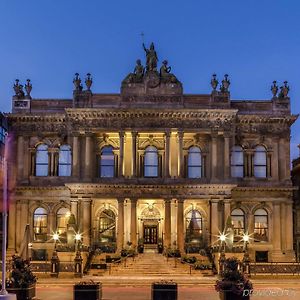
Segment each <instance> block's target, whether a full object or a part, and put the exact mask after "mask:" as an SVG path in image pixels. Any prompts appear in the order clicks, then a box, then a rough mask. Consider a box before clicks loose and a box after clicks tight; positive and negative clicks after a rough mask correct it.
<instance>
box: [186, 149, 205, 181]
mask: <svg viewBox="0 0 300 300" xmlns="http://www.w3.org/2000/svg"><path fill="white" fill-rule="evenodd" d="M201 177H202V156H201V150H200V148H199V147H191V148H190V149H189V152H188V178H201Z"/></svg>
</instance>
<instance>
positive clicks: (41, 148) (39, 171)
mask: <svg viewBox="0 0 300 300" xmlns="http://www.w3.org/2000/svg"><path fill="white" fill-rule="evenodd" d="M35 167H36V170H35V175H36V176H48V146H47V145H45V144H41V145H38V146H37V148H36V157H35Z"/></svg>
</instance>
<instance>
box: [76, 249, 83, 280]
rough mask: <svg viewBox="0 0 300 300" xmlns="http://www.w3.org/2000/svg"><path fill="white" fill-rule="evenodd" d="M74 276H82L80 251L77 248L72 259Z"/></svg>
mask: <svg viewBox="0 0 300 300" xmlns="http://www.w3.org/2000/svg"><path fill="white" fill-rule="evenodd" d="M74 264H75V266H74V267H75V268H74V276H75V277H76V278H81V277H82V257H81V252H80V251H79V250H77V252H76V256H75V259H74Z"/></svg>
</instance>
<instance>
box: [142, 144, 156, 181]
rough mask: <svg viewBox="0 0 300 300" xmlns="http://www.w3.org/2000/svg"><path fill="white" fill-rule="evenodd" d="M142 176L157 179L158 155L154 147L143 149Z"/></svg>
mask: <svg viewBox="0 0 300 300" xmlns="http://www.w3.org/2000/svg"><path fill="white" fill-rule="evenodd" d="M144 176H145V177H158V153H157V149H156V148H155V147H154V146H148V147H147V148H146V149H145V158H144Z"/></svg>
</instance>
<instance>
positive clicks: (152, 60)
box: [143, 42, 158, 72]
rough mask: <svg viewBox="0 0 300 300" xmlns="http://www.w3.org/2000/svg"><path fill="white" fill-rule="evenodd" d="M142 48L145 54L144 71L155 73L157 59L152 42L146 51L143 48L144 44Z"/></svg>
mask: <svg viewBox="0 0 300 300" xmlns="http://www.w3.org/2000/svg"><path fill="white" fill-rule="evenodd" d="M143 48H144V50H145V52H146V70H147V72H148V71H157V62H158V58H157V54H156V51H155V49H154V44H153V42H152V43H151V45H150V48H149V49H147V48H146V47H145V44H144V43H143Z"/></svg>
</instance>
